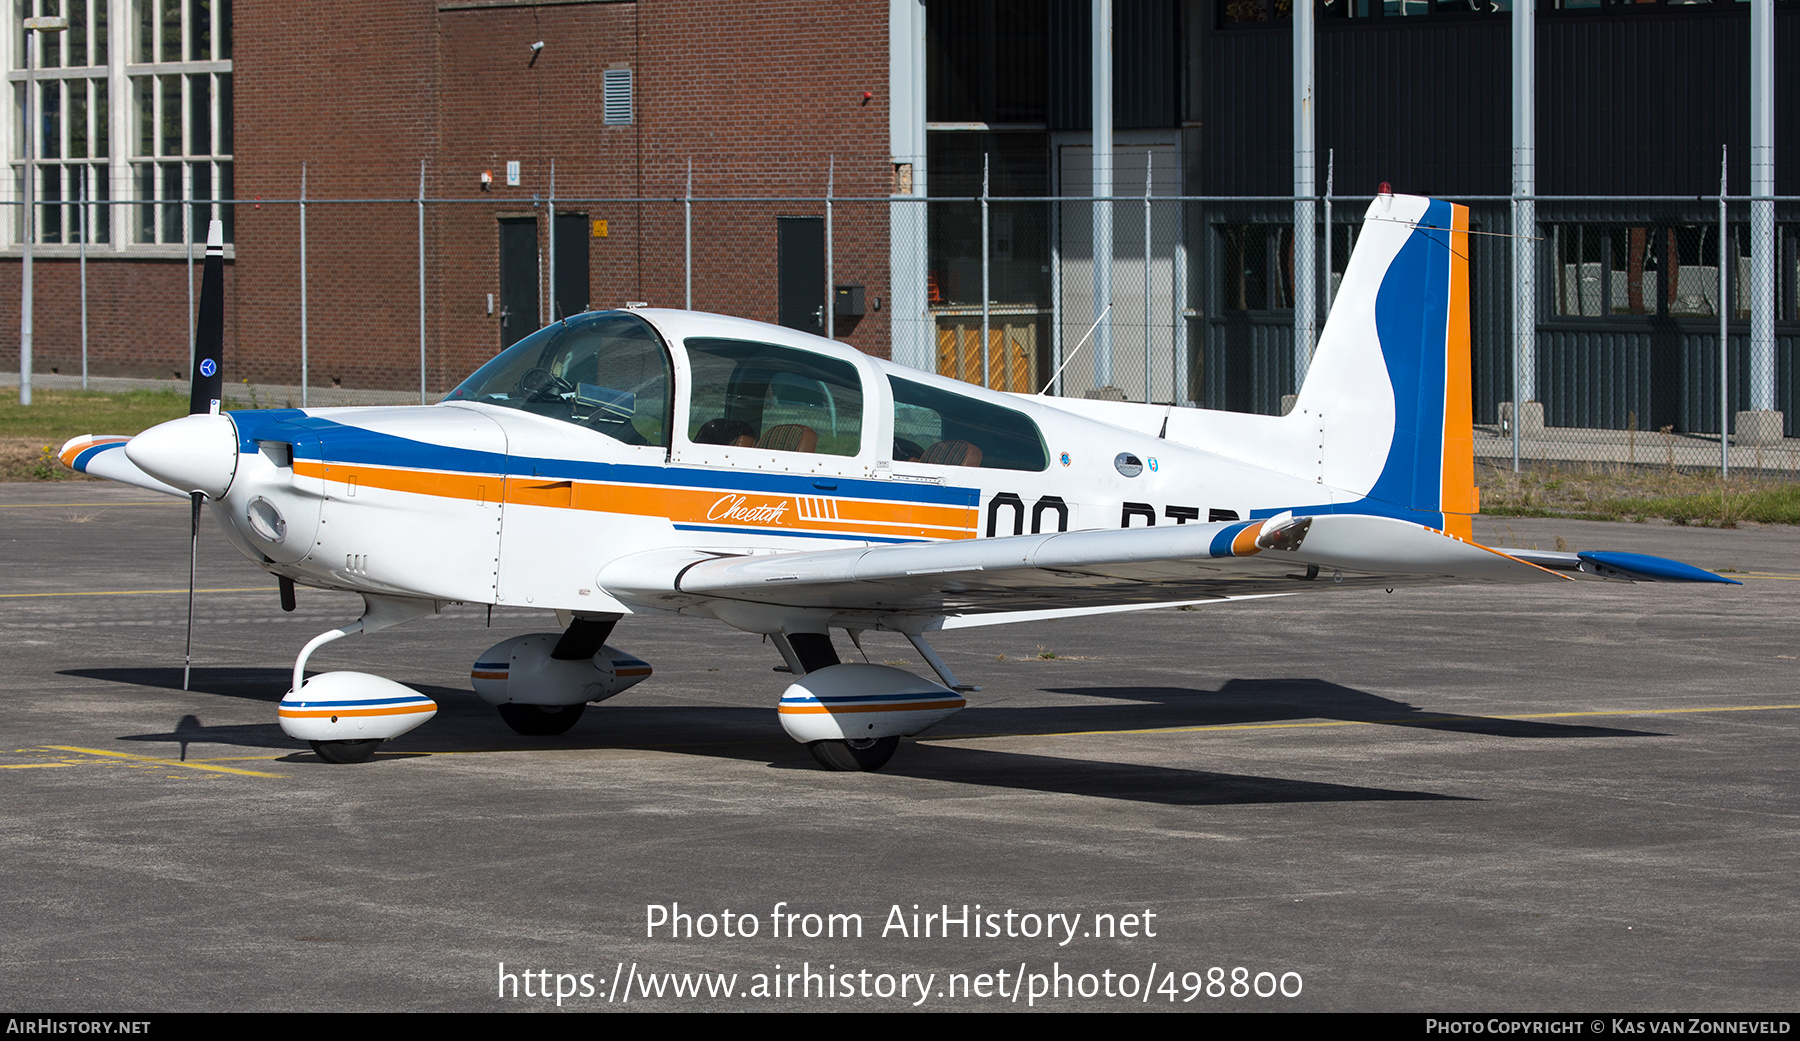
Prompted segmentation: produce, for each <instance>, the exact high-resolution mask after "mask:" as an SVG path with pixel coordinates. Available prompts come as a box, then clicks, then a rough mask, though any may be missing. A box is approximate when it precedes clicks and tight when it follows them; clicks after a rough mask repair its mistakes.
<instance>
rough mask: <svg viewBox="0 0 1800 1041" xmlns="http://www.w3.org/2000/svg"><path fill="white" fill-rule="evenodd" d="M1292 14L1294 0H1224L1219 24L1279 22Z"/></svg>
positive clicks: (1220, 9) (1341, 0) (1340, 0)
mask: <svg viewBox="0 0 1800 1041" xmlns="http://www.w3.org/2000/svg"><path fill="white" fill-rule="evenodd" d="M1338 2H1339V3H1344V2H1347V0H1338ZM1292 14H1293V0H1224V2H1223V3H1221V4H1220V5H1219V23H1220V24H1221V25H1228V26H1229V25H1254V24H1256V23H1258V22H1268V21H1279V20H1281V19H1284V18H1287V17H1289V16H1290V15H1292Z"/></svg>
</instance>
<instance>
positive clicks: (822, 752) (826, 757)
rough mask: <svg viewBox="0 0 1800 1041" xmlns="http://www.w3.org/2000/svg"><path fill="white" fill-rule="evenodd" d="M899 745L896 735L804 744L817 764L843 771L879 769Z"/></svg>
mask: <svg viewBox="0 0 1800 1041" xmlns="http://www.w3.org/2000/svg"><path fill="white" fill-rule="evenodd" d="M899 747H900V739H899V738H898V737H871V738H862V739H860V740H854V741H813V742H811V743H810V744H808V745H807V746H806V748H807V751H809V752H811V753H812V754H813V758H814V759H817V760H818V761H819V765H820V766H823V767H824V768H825V769H827V770H841V771H843V772H845V773H856V772H859V771H869V770H879V769H881V768H882V767H884V766H886V765H887V761H888V760H889V759H892V758H893V757H894V749H896V748H899Z"/></svg>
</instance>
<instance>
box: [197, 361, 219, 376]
mask: <svg viewBox="0 0 1800 1041" xmlns="http://www.w3.org/2000/svg"><path fill="white" fill-rule="evenodd" d="M218 371H219V363H218V362H216V361H213V360H212V359H211V358H202V359H200V375H202V376H205V377H206V378H208V379H211V378H212V374H213V373H215V372H218Z"/></svg>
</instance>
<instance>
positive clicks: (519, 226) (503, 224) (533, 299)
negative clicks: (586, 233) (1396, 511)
mask: <svg viewBox="0 0 1800 1041" xmlns="http://www.w3.org/2000/svg"><path fill="white" fill-rule="evenodd" d="M499 318H500V349H501V350H505V349H506V348H508V347H511V346H512V345H513V344H514V343H516V342H517V341H519V340H521V339H523V338H524V337H526V336H527V335H529V334H531V333H534V332H536V331H537V328H538V227H537V218H536V217H501V218H500V314H499Z"/></svg>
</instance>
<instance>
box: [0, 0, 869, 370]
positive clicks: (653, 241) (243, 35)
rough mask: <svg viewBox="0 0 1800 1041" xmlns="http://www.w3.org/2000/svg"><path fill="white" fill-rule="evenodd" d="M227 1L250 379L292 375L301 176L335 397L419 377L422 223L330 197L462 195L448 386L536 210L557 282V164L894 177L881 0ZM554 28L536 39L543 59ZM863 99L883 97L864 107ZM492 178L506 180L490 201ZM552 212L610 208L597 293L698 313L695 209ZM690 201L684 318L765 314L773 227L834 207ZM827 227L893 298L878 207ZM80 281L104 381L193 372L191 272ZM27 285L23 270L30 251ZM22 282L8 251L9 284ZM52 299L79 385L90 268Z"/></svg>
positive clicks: (854, 276) (45, 286)
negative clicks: (534, 47) (610, 97)
mask: <svg viewBox="0 0 1800 1041" xmlns="http://www.w3.org/2000/svg"><path fill="white" fill-rule="evenodd" d="M440 8H441V9H440ZM233 14H234V18H235V20H236V22H235V30H234V39H235V48H236V49H235V53H234V56H233V57H234V73H235V103H236V112H235V147H236V149H237V153H236V168H235V173H236V191H237V195H238V197H239V198H242V199H252V200H262V203H261V205H254V204H252V205H248V206H240V207H239V208H238V212H237V215H236V235H235V239H236V243H235V261H234V263H233V264H232V265H231V274H230V276H229V277H228V280H227V291H228V294H229V296H230V298H231V299H230V300H229V302H228V305H227V312H226V313H227V324H228V326H229V328H228V329H227V333H226V342H227V354H226V365H227V372H228V374H229V376H230V378H231V379H232V380H234V381H236V380H240V379H246V378H247V379H250V380H252V381H253V382H281V383H292V382H297V381H298V379H299V375H300V342H301V336H300V327H301V314H300V286H299V282H300V258H299V246H300V243H299V212H298V207H297V206H295V205H293V204H292V203H291V202H280V201H277V200H292V199H295V198H297V197H298V196H299V194H300V182H301V165H302V164H303V163H304V164H305V168H306V186H307V194H308V197H309V198H310V199H312V200H314V201H313V202H312V203H311V204H310V205H309V206H308V207H307V213H306V224H307V281H308V286H307V346H308V357H309V362H310V364H309V371H310V379H311V381H312V382H313V384H314V385H327V384H329V383H331V382H333V381H338V382H341V383H342V385H344V386H346V387H394V388H404V387H411V386H414V385H416V384H417V380H418V351H419V324H418V312H419V307H418V300H419V283H418V278H419V276H418V211H417V208H416V207H415V205H414V204H413V203H412V202H410V201H401V202H396V203H361V204H348V203H332V202H326V201H321V200H329V199H382V198H385V199H400V200H411V199H412V198H414V197H415V196H416V195H417V193H418V190H419V173H420V162H421V160H423V161H424V164H425V192H426V195H427V196H428V197H430V198H436V199H453V200H465V201H458V202H454V203H452V202H445V203H437V204H432V205H430V206H428V207H427V209H426V214H425V237H426V261H427V271H426V335H425V339H426V353H427V358H428V377H429V383H430V385H431V387H432V388H433V389H434V390H442V389H445V388H447V387H448V386H451V385H453V384H454V383H455V382H457V381H458V380H460V379H461V378H462V377H463V376H464V375H466V374H467V373H468V372H469V371H471V370H472V369H474V368H475V367H476V366H478V365H479V364H480V363H481V362H482V361H484V360H485V359H486V358H488V357H490V356H492V354H493V353H494V352H495V350H496V349H498V347H499V344H500V329H499V323H498V319H497V317H495V316H490V315H489V314H488V311H487V298H488V294H489V293H493V294H495V296H496V298H498V295H499V289H500V286H499V232H498V219H499V218H500V217H502V216H531V215H538V216H539V222H538V226H539V240H540V253H541V257H540V267H542V266H543V265H544V262H545V261H546V260H547V251H548V241H547V240H548V222H547V220H544V219H543V217H542V215H543V214H545V211H546V206H545V204H544V200H545V199H546V198H547V197H548V196H549V194H550V177H551V162H552V160H554V162H555V176H556V194H557V196H558V197H559V198H560V199H577V198H586V199H589V200H593V199H600V198H610V199H619V198H626V197H643V196H656V197H661V198H663V199H671V198H675V197H679V196H680V195H681V194H682V193H683V191H684V189H685V181H686V176H687V163H688V161H689V159H690V158H691V159H692V161H693V169H694V193H695V194H696V195H697V196H746V195H758V196H787V195H792V196H814V197H817V196H822V195H823V194H824V192H825V187H826V177H827V163H828V159H829V158H830V157H832V156H836V157H837V175H836V193H837V194H838V195H849V196H865V197H866V196H884V195H886V194H887V192H888V190H889V176H890V166H889V164H888V162H887V159H886V156H885V151H886V142H887V107H886V98H885V96H884V95H885V91H886V86H887V7H886V5H885V4H882V3H878V2H874V0H862V2H859V3H851V4H837V5H824V4H817V3H803V2H786V3H766V2H764V3H757V2H729V3H699V2H659V0H642V2H639V3H591V4H567V3H565V4H555V5H546V6H507V7H459V6H458V5H457V4H454V3H445V4H442V5H439V4H436V3H432V2H427V0H381V2H364V3H352V2H348V0H315V2H313V3H308V4H286V3H274V2H271V0H239V2H238V3H236V4H234V5H233ZM538 40H543V41H544V42H545V46H544V48H543V50H542V52H540V53H539V54H538V55H537V57H536V59H535V60H533V58H532V52H531V50H530V45H531V44H532V43H533V42H535V41H538ZM614 65H624V66H629V67H631V68H632V69H633V70H634V74H635V83H634V87H635V101H636V106H635V121H634V123H633V125H631V126H613V127H609V126H605V125H604V123H603V118H602V107H603V106H602V86H601V84H602V74H603V72H604V71H605V69H607V68H608V67H609V66H614ZM865 90H866V91H870V92H872V94H873V97H872V98H871V99H870V100H869V101H867V102H866V103H865V102H864V99H863V97H862V94H863V92H864V91H865ZM508 160H516V161H518V162H519V164H520V170H521V183H520V184H519V185H518V186H517V187H509V186H507V185H506V184H505V170H506V163H507V161H508ZM483 170H491V171H493V174H494V179H495V183H494V185H493V188H492V190H491V191H488V192H485V193H484V192H482V191H480V190H479V188H478V178H479V176H480V174H481V172H482V171H483ZM561 209H562V210H563V211H564V212H574V213H580V214H583V215H585V216H586V217H588V218H589V219H590V220H591V219H595V218H600V219H605V220H606V221H607V235H606V236H605V237H592V236H590V237H588V238H586V240H585V244H586V246H587V248H588V253H589V271H590V301H591V304H590V306H593V307H596V308H601V307H611V306H617V305H619V304H622V303H624V302H625V301H628V300H643V301H647V302H649V303H650V304H652V305H655V306H674V307H679V306H682V303H683V272H682V231H683V228H682V207H681V205H680V203H679V202H669V201H662V202H649V203H639V202H631V203H623V202H599V201H585V202H578V201H570V202H566V203H563V204H562V205H561ZM694 209H695V212H694V233H693V241H694V253H695V280H694V303H695V306H696V307H698V308H701V309H706V310H715V311H722V312H725V313H729V314H737V315H743V316H746V317H750V318H757V319H761V320H764V321H774V320H775V318H776V305H777V289H778V278H777V274H778V269H777V264H776V219H777V218H778V217H782V216H821V215H823V206H821V205H820V204H819V203H817V202H805V203H801V202H762V203H742V204H732V205H730V206H724V205H720V204H716V203H701V204H696V206H695V208H694ZM835 223H836V255H837V258H838V259H837V270H836V275H837V280H838V281H839V282H860V283H863V284H864V285H865V286H866V287H867V293H868V294H869V295H870V296H871V297H875V296H879V297H883V298H885V297H886V296H887V295H888V293H887V288H886V286H885V285H884V284H883V282H882V279H883V277H884V276H883V275H882V274H881V273H882V272H884V271H885V270H886V267H887V237H886V216H885V210H884V209H883V208H881V207H877V206H870V205H867V204H864V205H860V206H857V205H850V204H846V205H844V206H841V207H839V210H838V214H837V220H836V222H835ZM89 270H90V299H91V300H92V301H93V311H92V315H93V318H92V327H91V328H92V332H91V336H90V339H91V342H92V344H93V352H92V354H93V359H94V362H93V364H94V368H93V371H95V372H102V371H105V372H113V373H121V374H122V373H131V374H148V375H173V374H174V373H176V372H182V374H183V375H185V371H183V370H185V366H186V360H187V342H186V338H187V319H186V316H185V307H186V299H187V298H186V291H185V288H184V287H183V285H182V281H181V279H182V276H183V273H184V269H183V266H182V264H181V263H179V262H170V261H163V260H154V261H148V260H127V259H110V260H107V261H104V262H96V263H93V264H91V265H90V269H89ZM10 271H11V273H12V275H13V276H14V277H16V272H17V262H16V261H15V262H13V263H12V264H11V265H10ZM547 274H548V272H547V270H546V271H545V277H546V278H547ZM7 275H8V266H7V265H5V264H0V278H5V277H7ZM37 286H38V289H37V293H38V306H37V312H36V313H37V316H38V318H37V321H38V325H37V330H38V331H37V339H36V354H37V358H38V360H39V363H40V367H42V368H43V369H45V370H48V369H49V368H51V367H56V368H59V369H60V370H61V371H64V372H67V371H71V370H70V369H69V368H67V366H68V365H69V364H70V359H71V358H72V357H73V358H76V359H77V360H76V362H75V364H76V365H77V367H78V365H79V362H78V354H72V353H71V351H72V350H78V339H77V338H76V337H75V336H74V335H72V334H71V330H73V329H74V328H75V326H76V322H77V318H76V310H75V305H74V296H73V292H74V279H73V264H65V263H64V262H62V261H60V260H57V261H44V260H40V261H39V262H38V264H37ZM545 292H546V294H547V290H546V291H545ZM6 303H7V302H0V323H4V322H5V321H6V317H5V311H4V307H5V306H6ZM10 303H11V306H12V307H13V308H14V314H13V318H12V321H11V324H10V325H9V326H7V328H9V329H16V328H17V316H16V308H17V300H16V296H15V297H14V299H13V300H12V301H10ZM0 335H5V333H4V332H0ZM837 335H838V336H839V338H840V339H843V340H845V341H847V342H849V343H852V344H854V345H856V346H857V347H860V348H862V349H864V350H867V351H871V352H873V353H877V354H882V355H885V354H886V353H887V340H888V335H887V325H886V317H885V314H883V313H879V312H874V313H871V314H869V315H868V316H866V317H864V318H862V319H861V320H860V321H858V320H850V319H846V320H842V321H840V322H839V323H838V328H837ZM15 336H16V334H15ZM15 342H16V341H15Z"/></svg>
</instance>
